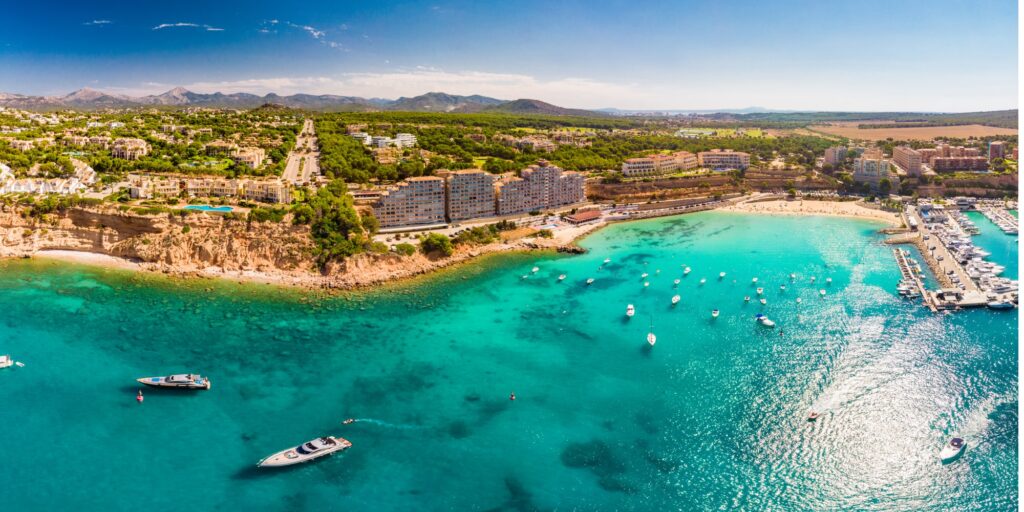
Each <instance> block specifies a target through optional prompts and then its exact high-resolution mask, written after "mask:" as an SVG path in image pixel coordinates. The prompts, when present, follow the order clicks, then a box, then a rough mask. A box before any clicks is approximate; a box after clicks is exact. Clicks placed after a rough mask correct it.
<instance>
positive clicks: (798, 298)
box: [796, 297, 804, 304]
mask: <svg viewBox="0 0 1024 512" xmlns="http://www.w3.org/2000/svg"><path fill="white" fill-rule="evenodd" d="M803 301H804V300H803V299H801V298H800V297H797V298H796V303H797V304H800V303H801V302H803Z"/></svg>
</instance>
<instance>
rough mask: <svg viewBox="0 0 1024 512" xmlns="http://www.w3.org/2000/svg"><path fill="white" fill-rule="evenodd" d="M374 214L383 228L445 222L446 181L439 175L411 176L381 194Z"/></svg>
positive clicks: (374, 206) (374, 207)
mask: <svg viewBox="0 0 1024 512" xmlns="http://www.w3.org/2000/svg"><path fill="white" fill-rule="evenodd" d="M373 214H374V216H376V217H377V220H378V221H379V222H380V226H381V227H382V228H392V227H400V226H416V225H429V224H443V223H444V222H445V180H444V179H443V178H438V177H436V176H421V177H416V178H409V179H407V180H405V181H403V182H401V183H399V184H398V185H397V186H395V187H393V188H391V189H390V190H388V191H386V192H384V193H383V194H381V197H380V199H379V200H377V202H376V203H375V204H374V205H373Z"/></svg>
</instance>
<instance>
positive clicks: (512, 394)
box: [508, 393, 516, 400]
mask: <svg viewBox="0 0 1024 512" xmlns="http://www.w3.org/2000/svg"><path fill="white" fill-rule="evenodd" d="M508 399H509V400H515V399H516V394H515V393H511V394H509V395H508Z"/></svg>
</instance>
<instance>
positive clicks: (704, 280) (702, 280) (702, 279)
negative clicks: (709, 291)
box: [700, 277, 708, 284]
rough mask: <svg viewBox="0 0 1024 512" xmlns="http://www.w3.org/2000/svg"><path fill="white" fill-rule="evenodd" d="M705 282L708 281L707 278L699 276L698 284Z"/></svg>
mask: <svg viewBox="0 0 1024 512" xmlns="http://www.w3.org/2000/svg"><path fill="white" fill-rule="evenodd" d="M706 282H708V280H707V279H704V278H703V277H702V278H700V284H704V283H706Z"/></svg>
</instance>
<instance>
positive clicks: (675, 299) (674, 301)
mask: <svg viewBox="0 0 1024 512" xmlns="http://www.w3.org/2000/svg"><path fill="white" fill-rule="evenodd" d="M680 299H681V297H680V296H678V295H673V296H672V305H673V306H675V305H676V304H679V300H680Z"/></svg>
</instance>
